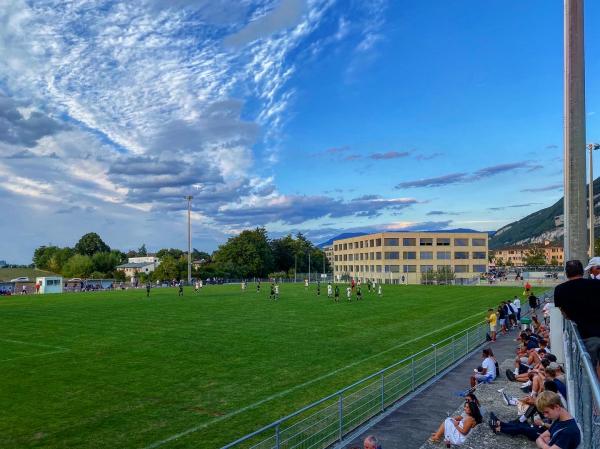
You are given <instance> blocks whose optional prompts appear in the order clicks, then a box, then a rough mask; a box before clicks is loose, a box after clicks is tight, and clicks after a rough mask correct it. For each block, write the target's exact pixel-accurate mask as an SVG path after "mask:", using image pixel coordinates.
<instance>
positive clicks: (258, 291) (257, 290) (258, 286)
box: [256, 281, 260, 293]
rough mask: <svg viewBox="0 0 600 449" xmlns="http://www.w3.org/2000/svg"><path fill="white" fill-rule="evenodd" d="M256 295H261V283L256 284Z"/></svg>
mask: <svg viewBox="0 0 600 449" xmlns="http://www.w3.org/2000/svg"><path fill="white" fill-rule="evenodd" d="M256 293H260V281H258V282H257V283H256Z"/></svg>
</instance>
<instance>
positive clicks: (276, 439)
mask: <svg viewBox="0 0 600 449" xmlns="http://www.w3.org/2000/svg"><path fill="white" fill-rule="evenodd" d="M275 449H279V424H277V426H275Z"/></svg>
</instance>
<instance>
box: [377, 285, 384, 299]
mask: <svg viewBox="0 0 600 449" xmlns="http://www.w3.org/2000/svg"><path fill="white" fill-rule="evenodd" d="M377 296H379V297H380V298H381V297H382V296H383V292H382V291H381V284H379V285H378V286H377Z"/></svg>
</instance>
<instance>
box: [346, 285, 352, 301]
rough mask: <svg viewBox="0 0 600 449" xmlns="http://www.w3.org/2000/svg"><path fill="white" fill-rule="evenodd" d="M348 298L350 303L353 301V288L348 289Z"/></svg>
mask: <svg viewBox="0 0 600 449" xmlns="http://www.w3.org/2000/svg"><path fill="white" fill-rule="evenodd" d="M346 297H347V298H348V301H352V288H351V287H346Z"/></svg>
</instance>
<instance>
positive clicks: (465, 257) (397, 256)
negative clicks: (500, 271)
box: [333, 231, 488, 284]
mask: <svg viewBox="0 0 600 449" xmlns="http://www.w3.org/2000/svg"><path fill="white" fill-rule="evenodd" d="M487 267H488V235H487V233H484V232H465V233H454V232H443V231H440V232H382V233H377V234H369V235H363V236H360V237H351V238H347V239H341V240H335V241H334V242H333V273H334V279H335V280H337V281H342V280H348V279H350V278H354V279H355V280H359V279H360V280H361V281H362V282H366V281H367V280H372V281H376V282H378V283H385V284H390V283H391V284H401V283H404V284H419V283H423V282H428V281H429V280H430V279H432V278H433V279H435V274H436V273H440V272H445V273H450V274H451V275H453V277H454V278H456V280H457V282H464V281H468V280H470V279H476V278H479V276H480V275H481V273H485V272H486V271H487Z"/></svg>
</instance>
